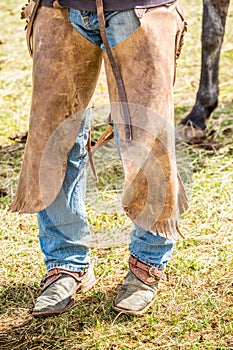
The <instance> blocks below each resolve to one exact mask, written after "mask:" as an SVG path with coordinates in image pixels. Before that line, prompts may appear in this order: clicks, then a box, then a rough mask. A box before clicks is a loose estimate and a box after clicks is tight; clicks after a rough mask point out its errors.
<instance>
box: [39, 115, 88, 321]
mask: <svg viewBox="0 0 233 350" xmlns="http://www.w3.org/2000/svg"><path fill="white" fill-rule="evenodd" d="M90 118H91V109H88V110H87V111H86V113H85V115H84V117H83V120H82V122H81V126H80V130H79V134H78V137H77V139H76V142H75V145H74V146H73V148H72V150H71V151H70V153H69V157H68V161H67V167H66V175H65V179H64V182H63V186H62V189H61V191H60V193H59V195H58V196H57V198H56V199H55V201H54V202H53V203H52V204H51V205H50V206H49V207H48V208H47V209H45V210H43V211H41V212H39V213H38V224H39V240H40V245H41V250H42V252H43V254H44V255H45V264H46V268H47V271H48V273H47V274H46V275H45V277H44V282H43V280H42V284H43V285H42V287H43V288H44V291H43V293H42V294H41V296H39V297H38V299H37V301H36V304H35V307H34V310H33V316H34V317H40V316H46V315H51V314H59V313H62V312H65V311H67V310H68V309H69V308H70V307H71V306H72V305H73V303H74V299H73V298H72V295H73V294H74V293H75V291H76V290H77V289H78V288H81V290H88V289H90V288H91V287H92V286H93V285H94V284H95V277H94V273H93V267H92V266H91V265H90V248H89V243H90V229H89V225H88V221H87V217H86V211H85V195H86V162H87V159H88V155H87V150H86V144H87V140H88V131H89V128H90ZM50 274H51V275H50ZM46 284H48V287H47V285H46Z"/></svg>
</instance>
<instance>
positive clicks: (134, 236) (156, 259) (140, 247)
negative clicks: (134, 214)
mask: <svg viewBox="0 0 233 350" xmlns="http://www.w3.org/2000/svg"><path fill="white" fill-rule="evenodd" d="M114 138H115V144H116V148H117V151H118V154H119V156H120V157H121V154H120V142H119V135H118V132H117V127H116V125H115V124H114ZM174 244H175V241H174V240H169V239H166V238H163V237H161V236H160V235H159V234H158V233H157V234H156V235H154V234H153V233H151V232H149V231H146V230H144V229H143V228H142V227H140V226H138V225H135V229H134V230H133V231H132V232H131V234H130V244H129V251H130V254H132V255H133V256H134V257H135V258H137V259H139V260H140V261H142V262H144V263H145V264H147V265H149V266H156V267H157V268H160V269H165V267H166V265H167V263H168V262H169V260H170V259H171V256H172V252H173V248H174Z"/></svg>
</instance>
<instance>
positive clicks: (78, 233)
mask: <svg viewBox="0 0 233 350" xmlns="http://www.w3.org/2000/svg"><path fill="white" fill-rule="evenodd" d="M69 16H70V22H71V24H72V25H73V27H74V28H75V29H76V30H77V31H78V32H79V33H80V34H82V35H83V36H84V37H85V38H86V39H87V40H89V41H90V42H92V43H93V44H94V45H97V46H100V47H102V49H104V45H103V43H102V39H101V36H100V31H99V26H98V18H97V14H96V13H95V12H88V11H77V10H73V9H70V11H69ZM105 17H106V31H107V35H108V40H109V43H110V45H111V47H114V46H116V45H118V44H119V43H121V42H122V41H123V40H125V39H127V37H128V36H129V35H130V34H131V33H133V32H134V31H135V30H136V29H137V28H138V27H139V26H140V21H139V19H138V18H137V17H136V15H135V13H134V11H133V10H129V11H114V12H106V13H105ZM90 121H91V109H87V111H86V113H85V114H84V116H83V119H82V122H81V126H80V130H79V133H78V137H77V139H76V142H75V144H74V146H73V148H72V150H71V152H70V154H69V157H68V161H67V168H66V175H65V179H64V182H63V186H62V189H61V191H60V193H59V195H58V196H57V198H56V199H55V201H54V202H53V203H52V204H51V205H50V206H49V207H48V208H46V209H45V210H43V211H41V212H39V213H38V223H39V239H40V245H41V249H42V252H43V254H44V255H45V264H46V268H47V270H50V269H52V268H54V267H62V268H64V269H67V270H70V271H77V272H78V271H82V270H86V269H87V268H88V266H89V263H90V237H91V232H90V228H89V225H88V222H87V217H86V211H85V195H86V163H87V159H88V154H87V150H86V144H87V139H88V131H89V129H90ZM116 145H117V146H118V147H117V148H118V150H119V142H118V140H116ZM130 239H131V241H130V244H129V251H130V253H131V254H132V255H133V256H135V257H136V258H138V259H139V260H140V261H142V262H144V263H146V264H148V265H150V266H156V267H158V268H162V269H163V268H165V266H166V264H167V262H168V261H169V259H170V258H171V255H172V250H173V247H174V241H172V240H168V239H165V238H163V237H161V236H159V235H158V234H156V235H154V234H152V233H150V232H149V231H145V230H143V229H142V228H141V227H138V226H137V225H135V229H134V230H133V231H132V232H131V235H130Z"/></svg>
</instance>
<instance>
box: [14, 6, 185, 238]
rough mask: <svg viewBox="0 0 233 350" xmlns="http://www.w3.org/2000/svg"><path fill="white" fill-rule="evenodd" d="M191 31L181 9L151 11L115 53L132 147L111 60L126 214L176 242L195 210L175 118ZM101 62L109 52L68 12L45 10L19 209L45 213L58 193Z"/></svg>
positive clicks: (39, 24) (36, 37)
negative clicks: (182, 169) (183, 174)
mask: <svg viewBox="0 0 233 350" xmlns="http://www.w3.org/2000/svg"><path fill="white" fill-rule="evenodd" d="M184 25H185V24H184V20H183V18H182V17H181V16H180V14H179V13H178V11H177V9H176V3H174V4H172V5H170V6H160V7H155V8H153V9H149V10H147V12H146V13H145V14H144V16H143V18H142V19H141V25H140V27H139V28H138V29H137V30H136V31H135V32H134V33H133V34H131V35H130V36H129V37H128V38H127V39H126V40H124V41H123V42H122V43H121V44H119V45H117V46H116V47H114V48H113V50H112V51H113V54H114V57H115V59H116V62H117V64H118V67H119V69H120V72H121V75H122V79H123V83H124V87H125V91H126V95H127V101H128V106H129V111H130V118H131V128H132V129H131V130H132V141H131V142H128V141H127V140H126V139H125V125H124V118H123V116H122V104H121V102H120V99H119V95H118V90H117V87H116V82H115V79H114V76H113V73H112V69H111V66H110V64H109V61H108V57H107V55H106V53H104V55H103V57H104V61H105V68H106V74H107V81H108V89H109V96H110V102H111V113H112V118H113V120H114V122H115V123H116V126H117V130H118V134H119V139H120V150H121V157H122V161H123V167H124V173H125V181H124V185H123V193H122V204H123V208H124V209H125V212H126V214H127V215H128V216H129V217H130V218H131V219H132V221H134V222H135V223H136V224H138V225H139V226H141V227H142V228H144V229H146V230H149V231H151V232H152V233H155V232H156V230H157V231H158V232H159V234H160V235H161V236H164V237H168V238H171V237H173V238H175V239H176V238H177V237H178V233H179V230H178V226H177V221H178V216H179V214H180V213H182V212H183V211H184V210H185V209H186V208H187V201H186V196H185V193H184V190H183V187H182V183H181V181H180V179H179V175H178V172H177V168H176V160H175V149H174V147H175V146H174V145H175V140H174V136H175V133H174V112H173V109H174V106H173V84H174V79H175V69H176V58H177V56H178V55H179V52H180V45H181V42H182V37H183V32H184ZM101 61H102V50H101V49H100V48H99V47H97V46H95V45H93V44H92V43H90V42H89V41H88V40H86V39H85V38H84V37H82V36H81V35H80V34H79V33H78V32H77V31H76V30H75V29H73V27H72V26H71V24H70V23H69V20H68V11H67V10H66V9H50V8H46V7H41V8H40V9H39V11H38V14H37V17H36V20H35V24H34V27H33V94H32V105H31V113H30V124H29V134H28V140H27V143H26V148H25V154H24V159H23V164H22V169H21V173H20V179H19V185H18V189H17V193H16V197H15V200H14V202H13V204H12V205H11V207H10V209H11V210H12V211H19V212H21V213H35V212H38V211H40V210H42V209H44V208H46V207H47V206H49V205H50V204H51V203H52V202H53V201H54V199H55V198H56V196H57V195H58V193H59V191H60V189H61V186H62V183H63V180H64V175H65V170H66V161H67V157H68V154H69V151H70V149H71V148H72V146H73V144H74V142H75V139H76V137H77V133H78V130H79V126H80V122H81V119H82V116H83V113H84V111H85V109H86V108H87V106H88V104H89V102H90V100H91V98H92V95H93V92H94V89H95V87H96V83H97V79H98V76H99V71H100V67H101Z"/></svg>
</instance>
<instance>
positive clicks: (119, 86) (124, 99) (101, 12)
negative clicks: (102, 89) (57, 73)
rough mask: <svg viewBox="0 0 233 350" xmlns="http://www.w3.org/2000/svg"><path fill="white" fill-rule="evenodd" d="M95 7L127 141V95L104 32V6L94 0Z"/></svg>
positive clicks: (128, 125) (100, 1)
mask: <svg viewBox="0 0 233 350" xmlns="http://www.w3.org/2000/svg"><path fill="white" fill-rule="evenodd" d="M96 8H97V14H98V22H99V28H100V35H101V38H102V40H103V43H104V46H105V49H106V53H107V56H108V59H109V62H110V65H111V68H112V71H113V75H114V77H115V80H116V84H117V89H118V93H119V96H120V101H121V103H122V112H123V116H124V122H125V136H126V140H127V141H131V140H132V131H131V121H130V112H129V107H128V103H127V96H126V92H125V87H124V84H123V80H122V77H121V73H120V70H119V67H118V65H117V62H116V60H115V57H114V55H113V52H112V49H111V47H110V45H109V42H108V37H107V33H106V28H105V16H104V8H103V1H102V0H96Z"/></svg>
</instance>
